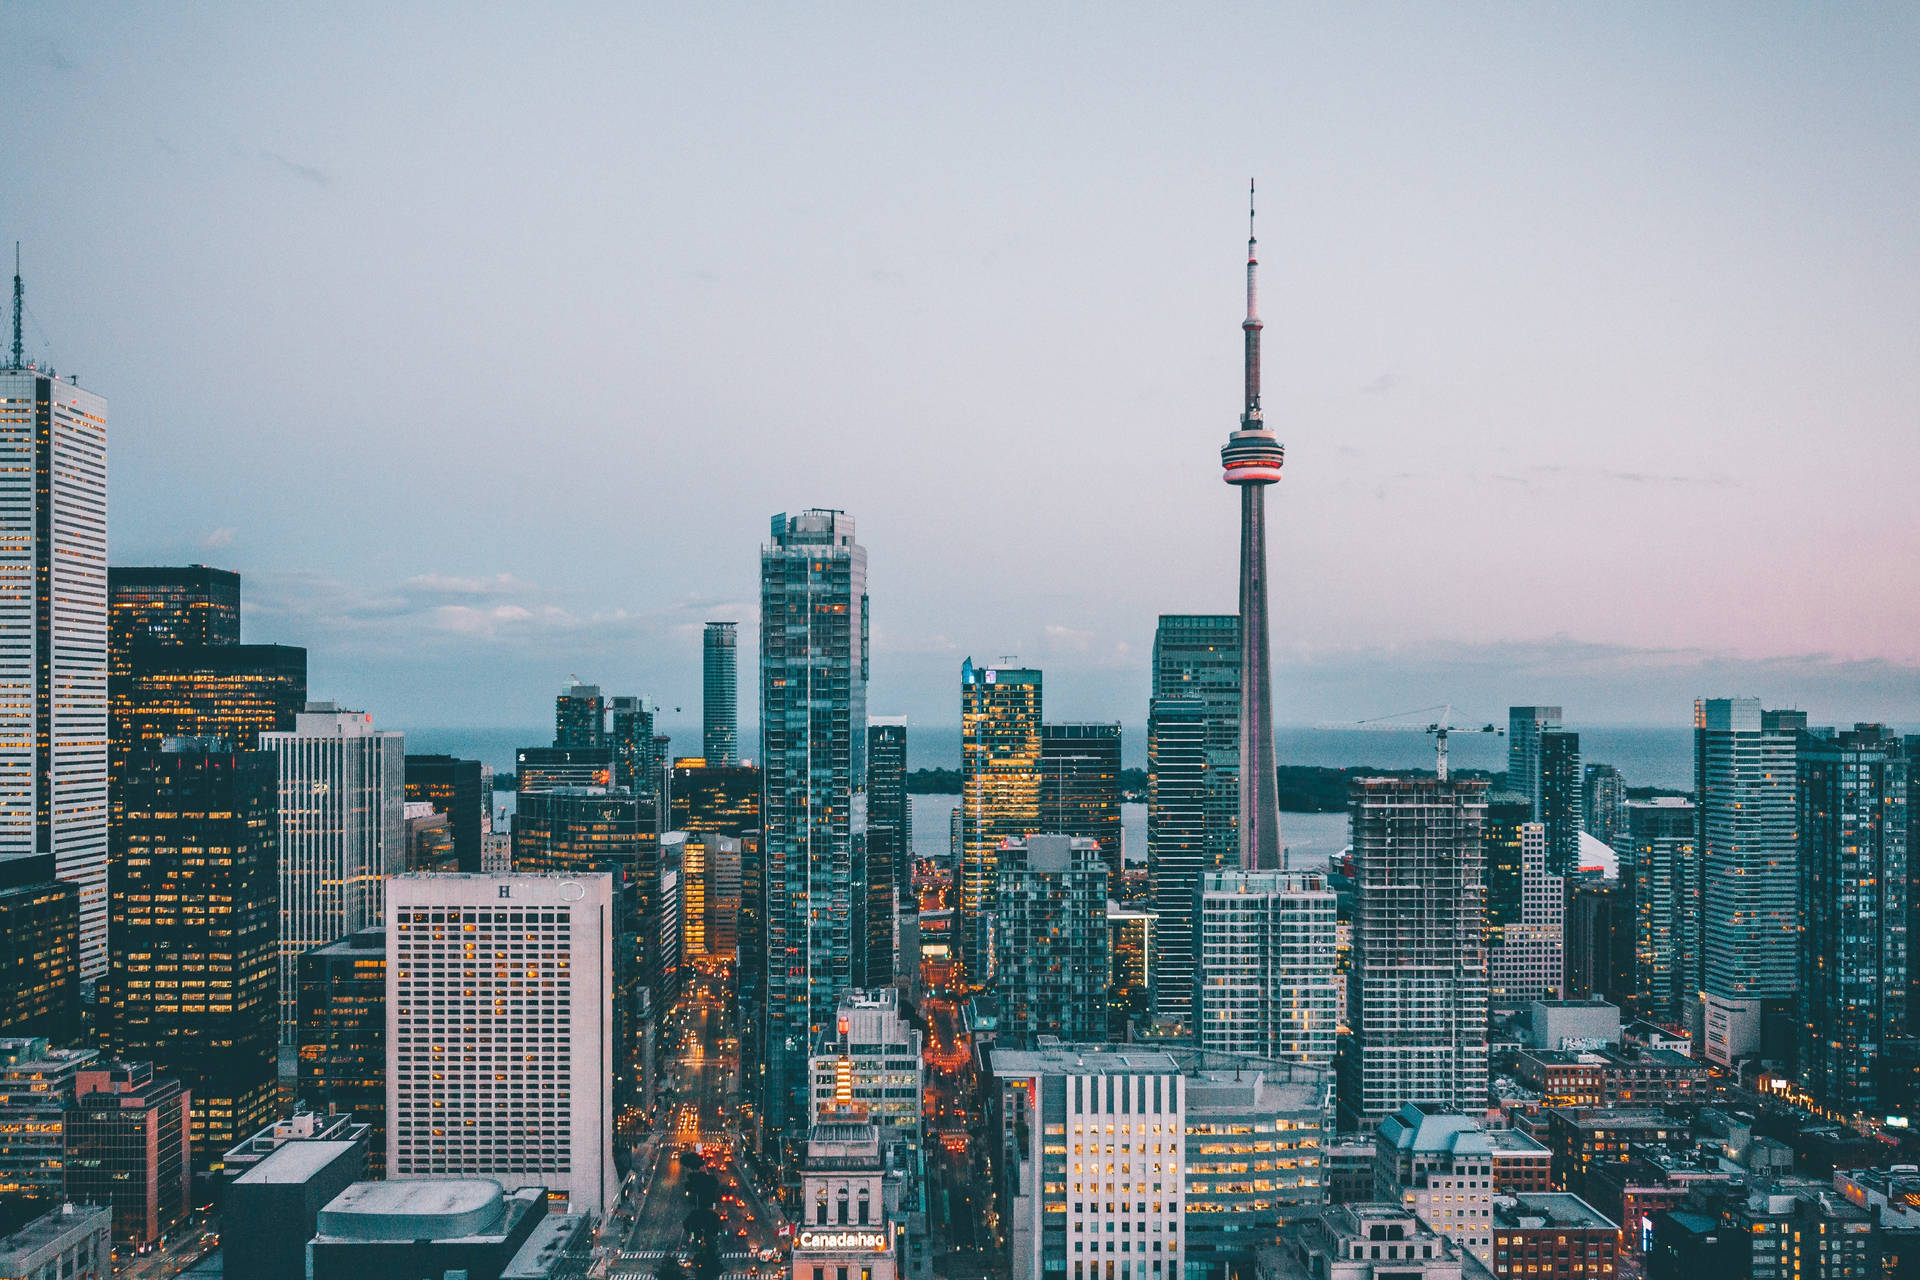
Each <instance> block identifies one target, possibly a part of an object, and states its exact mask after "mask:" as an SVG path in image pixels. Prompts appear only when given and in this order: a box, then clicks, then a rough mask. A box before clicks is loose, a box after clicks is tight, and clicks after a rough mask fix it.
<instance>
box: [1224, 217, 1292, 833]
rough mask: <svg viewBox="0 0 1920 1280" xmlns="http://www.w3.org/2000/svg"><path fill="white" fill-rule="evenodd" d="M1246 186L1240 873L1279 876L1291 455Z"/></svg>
mask: <svg viewBox="0 0 1920 1280" xmlns="http://www.w3.org/2000/svg"><path fill="white" fill-rule="evenodd" d="M1258 243H1259V242H1258V241H1256V240H1255V239H1254V235H1253V184H1252V183H1248V184H1247V318H1246V319H1245V320H1243V321H1241V322H1240V329H1241V332H1242V333H1244V334H1245V335H1246V347H1247V373H1246V378H1247V387H1246V407H1245V408H1243V409H1242V410H1241V411H1240V429H1239V430H1238V431H1236V432H1234V433H1233V434H1232V435H1230V436H1228V437H1227V443H1226V445H1225V447H1223V448H1222V449H1221V450H1220V467H1221V471H1222V477H1221V478H1222V479H1224V480H1225V481H1226V482H1227V483H1228V484H1230V485H1235V486H1237V487H1238V488H1239V490H1240V866H1241V868H1242V869H1243V870H1247V871H1277V870H1279V869H1280V788H1279V783H1278V781H1277V780H1276V779H1275V777H1274V767H1275V760H1274V752H1273V677H1272V673H1271V671H1270V663H1269V660H1268V653H1267V486H1268V485H1270V484H1273V483H1275V482H1277V481H1278V480H1279V479H1280V464H1281V463H1282V462H1284V461H1286V456H1287V451H1286V450H1285V449H1283V448H1281V447H1280V442H1279V441H1278V440H1276V439H1274V435H1273V432H1272V431H1271V430H1269V429H1268V427H1267V424H1266V422H1265V421H1263V420H1262V418H1261V416H1260V328H1261V326H1260V286H1259V273H1260V259H1259V256H1258V254H1257V252H1256V250H1257V248H1258Z"/></svg>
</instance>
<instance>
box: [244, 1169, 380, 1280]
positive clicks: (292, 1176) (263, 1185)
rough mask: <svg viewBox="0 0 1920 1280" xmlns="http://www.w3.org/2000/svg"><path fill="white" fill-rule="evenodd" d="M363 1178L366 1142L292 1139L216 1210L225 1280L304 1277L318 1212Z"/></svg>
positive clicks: (249, 1172) (251, 1172)
mask: <svg viewBox="0 0 1920 1280" xmlns="http://www.w3.org/2000/svg"><path fill="white" fill-rule="evenodd" d="M366 1171H367V1143H366V1139H365V1137H364V1136H363V1137H359V1138H352V1139H347V1140H344V1141H342V1140H333V1141H327V1140H318V1141H316V1140H313V1139H304V1138H303V1139H295V1140H294V1141H291V1142H287V1143H283V1144H282V1145H281V1146H280V1147H278V1148H277V1149H276V1150H275V1151H274V1152H273V1154H271V1155H269V1156H267V1157H266V1158H265V1159H263V1160H261V1161H260V1162H259V1163H258V1164H256V1165H254V1166H253V1167H252V1168H251V1169H248V1170H247V1171H246V1172H245V1173H243V1174H241V1175H240V1176H239V1177H237V1178H235V1179H234V1180H233V1181H232V1183H231V1184H229V1185H228V1187H227V1194H226V1202H225V1204H224V1205H223V1206H222V1208H221V1217H222V1221H223V1222H224V1224H225V1226H224V1229H223V1230H222V1232H221V1236H220V1250H221V1253H222V1254H223V1255H224V1257H225V1259H226V1268H225V1280H282V1277H286V1276H298V1275H304V1274H305V1272H306V1267H307V1241H308V1240H309V1239H311V1238H312V1236H313V1233H314V1229H315V1227H316V1226H317V1224H318V1222H319V1217H320V1210H321V1208H322V1207H324V1206H325V1205H327V1204H329V1203H331V1202H332V1201H333V1199H334V1198H335V1197H337V1196H338V1195H339V1194H340V1193H341V1192H343V1191H345V1190H346V1189H347V1188H348V1187H350V1186H352V1185H353V1184H354V1183H355V1182H358V1181H359V1180H360V1179H361V1178H362V1177H363V1176H364V1175H365V1173H366Z"/></svg>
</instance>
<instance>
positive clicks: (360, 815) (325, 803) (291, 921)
mask: <svg viewBox="0 0 1920 1280" xmlns="http://www.w3.org/2000/svg"><path fill="white" fill-rule="evenodd" d="M260 746H261V749H262V750H266V751H271V752H273V753H274V754H275V755H276V756H277V757H278V758H279V776H280V931H279V937H280V966H279V969H280V1044H281V1046H282V1047H283V1048H288V1049H291V1048H292V1047H293V1045H294V1043H295V1038H294V1032H295V1028H296V1024H297V1021H298V1018H299V1007H298V1004H297V1001H296V987H297V983H298V979H299V959H300V953H301V952H303V951H311V950H312V949H313V948H315V947H323V946H325V945H326V944H327V943H329V942H333V941H335V940H336V939H339V938H344V937H346V936H347V935H348V934H350V933H354V932H357V931H358V930H361V929H365V928H368V927H370V926H372V925H375V924H378V923H379V922H380V918H381V910H380V903H381V895H382V892H383V889H384V885H385V882H386V879H387V877H388V876H391V875H394V874H396V873H398V872H400V871H403V870H404V869H405V868H406V856H407V855H406V821H405V812H406V810H405V806H406V778H407V770H406V745H405V741H404V739H403V738H402V736H401V735H400V734H398V733H394V732H391V731H385V730H378V729H375V728H374V727H373V717H372V716H371V715H368V714H367V713H366V712H363V711H344V710H342V709H341V708H340V707H339V706H337V705H335V704H334V703H331V702H312V703H308V704H307V709H306V710H305V711H302V712H301V713H300V714H299V716H298V717H296V718H295V721H294V727H293V730H292V732H290V733H263V734H261V735H260Z"/></svg>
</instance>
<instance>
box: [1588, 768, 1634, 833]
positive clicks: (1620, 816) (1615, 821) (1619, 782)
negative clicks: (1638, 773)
mask: <svg viewBox="0 0 1920 1280" xmlns="http://www.w3.org/2000/svg"><path fill="white" fill-rule="evenodd" d="M1581 794H1582V799H1583V801H1584V802H1585V804H1586V806H1587V821H1586V830H1587V834H1588V835H1590V836H1592V837H1593V838H1594V839H1595V840H1598V841H1600V842H1601V843H1602V844H1604V845H1606V846H1607V847H1608V848H1609V849H1611V848H1612V847H1613V842H1614V839H1615V837H1617V836H1618V835H1619V834H1620V833H1621V832H1622V831H1624V830H1625V829H1626V825H1627V780H1626V779H1625V778H1623V777H1621V776H1620V771H1619V770H1618V769H1616V768H1614V767H1613V766H1612V765H1610V764H1590V765H1588V766H1587V776H1586V781H1585V784H1584V785H1583V786H1582V787H1581Z"/></svg>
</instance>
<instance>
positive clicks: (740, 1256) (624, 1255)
mask: <svg viewBox="0 0 1920 1280" xmlns="http://www.w3.org/2000/svg"><path fill="white" fill-rule="evenodd" d="M669 1252H674V1253H678V1252H679V1250H677V1249H675V1250H667V1249H622V1250H621V1251H620V1260H621V1261H622V1262H658V1261H660V1259H662V1258H664V1257H666V1256H667V1254H668V1253H669ZM752 1260H753V1255H752V1254H750V1253H746V1252H737V1253H723V1254H721V1255H720V1261H722V1262H751V1261H752Z"/></svg>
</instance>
